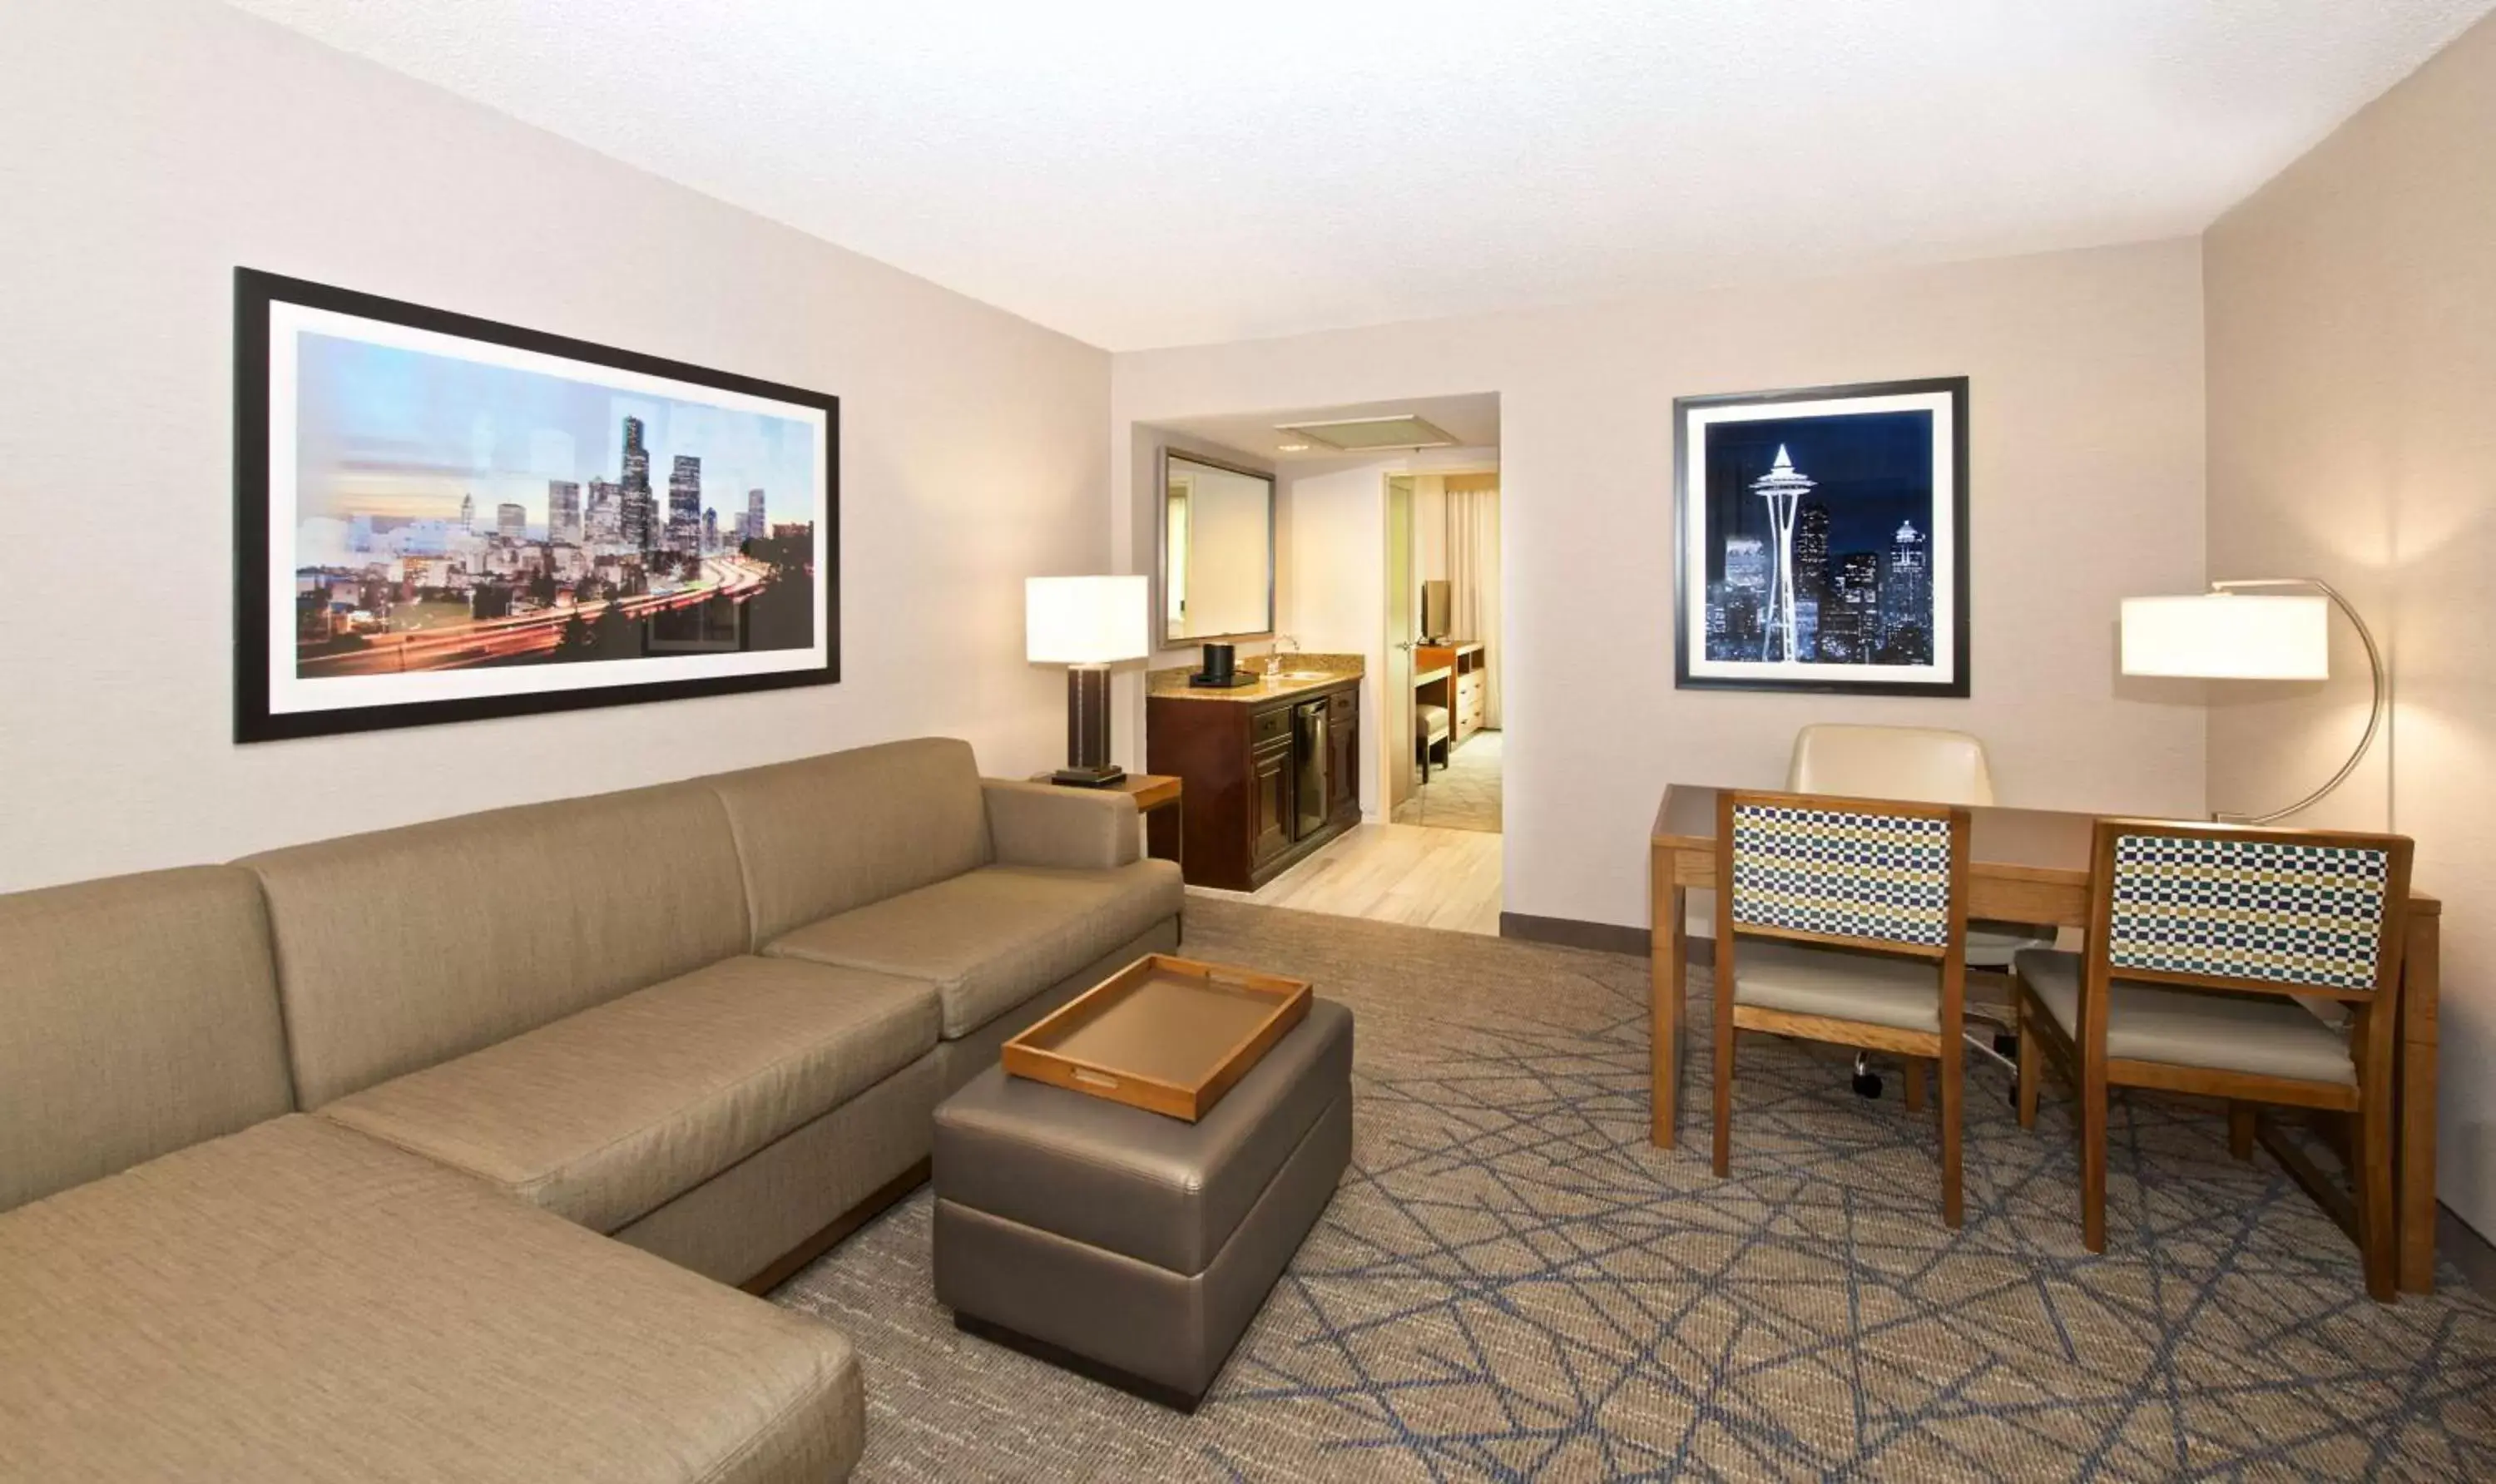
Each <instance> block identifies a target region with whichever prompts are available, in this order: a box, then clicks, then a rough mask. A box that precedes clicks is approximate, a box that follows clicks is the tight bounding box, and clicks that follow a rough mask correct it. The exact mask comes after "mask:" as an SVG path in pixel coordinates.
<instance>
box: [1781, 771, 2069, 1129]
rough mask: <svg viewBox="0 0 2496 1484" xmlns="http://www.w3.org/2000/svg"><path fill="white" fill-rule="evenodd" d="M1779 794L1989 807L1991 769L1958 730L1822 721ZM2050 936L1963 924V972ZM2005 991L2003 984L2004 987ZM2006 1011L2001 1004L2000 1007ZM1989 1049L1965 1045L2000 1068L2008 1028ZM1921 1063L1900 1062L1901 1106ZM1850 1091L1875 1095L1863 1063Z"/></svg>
mask: <svg viewBox="0 0 2496 1484" xmlns="http://www.w3.org/2000/svg"><path fill="white" fill-rule="evenodd" d="M1786 788H1787V790H1788V791H1789V792H1793V793H1825V794H1838V795H1842V796H1845V797H1850V798H1872V799H1903V800H1906V801H1909V802H1911V803H1919V804H1957V805H1960V806H1963V807H1968V808H1981V807H1986V806H1989V805H1991V804H1992V803H1993V802H1994V799H1993V770H1992V769H1991V768H1990V767H1988V766H1986V764H1985V760H1984V744H1983V743H1982V742H1981V741H1979V740H1977V739H1976V738H1975V737H1973V736H1970V735H1969V734H1968V733H1966V732H1963V731H1944V730H1940V729H1938V728H1935V727H1861V726H1852V725H1846V724H1840V723H1822V724H1817V725H1814V726H1810V727H1804V728H1803V729H1802V730H1800V731H1798V732H1796V733H1794V756H1793V757H1792V758H1791V759H1790V760H1789V761H1788V762H1787V764H1786ZM2052 946H2054V930H2053V929H2052V928H2050V927H2041V926H2032V925H2030V924H2027V923H2019V922H1983V921H1977V922H1971V923H1969V924H1968V925H1967V944H1966V950H1967V951H1966V958H1967V967H1968V968H1969V969H1971V970H1975V971H1978V972H1981V973H1989V974H2005V975H2007V974H2010V972H2011V961H2012V957H2013V955H2015V954H2017V953H2018V952H2020V950H2022V949H2025V948H2051V947H2052ZM2004 988H2005V990H2006V991H2007V990H2008V985H2007V984H2006V985H2005V986H2004ZM2005 1013H2006V1014H2007V1013H2008V1006H2007V1005H2006V1007H2005ZM2003 1031H2004V1033H2005V1034H2004V1035H2003V1036H2000V1037H1999V1038H1998V1039H1997V1040H1996V1041H1995V1042H1994V1043H1993V1044H1990V1045H1988V1044H1987V1043H1986V1042H1984V1041H1981V1040H1975V1039H1974V1038H1973V1037H1971V1040H1970V1043H1971V1044H1973V1045H1974V1046H1976V1048H1977V1049H1978V1050H1979V1051H1980V1052H1982V1053H1984V1054H1986V1055H1989V1056H1991V1057H1992V1058H1993V1060H1994V1061H1995V1062H1996V1063H1999V1064H2001V1065H2002V1066H2004V1067H2009V1066H2010V1063H2009V1061H2008V1057H2009V1054H2010V1052H2011V1050H2012V1047H2011V1046H2010V1045H2009V1044H2007V1042H2008V1041H2009V1040H2010V1036H2009V1035H2008V1032H2009V1031H2010V1026H2009V1024H2007V1023H2006V1024H2005V1025H2004V1027H2003ZM1923 1082H1924V1078H1923V1064H1922V1063H1920V1062H1917V1061H1910V1062H1908V1063H1907V1105H1908V1106H1909V1107H1911V1108H1914V1107H1920V1106H1921V1105H1922V1104H1923V1100H1924V1098H1923ZM1855 1090H1856V1092H1858V1093H1861V1094H1862V1095H1863V1096H1864V1097H1866V1098H1878V1097H1879V1096H1881V1079H1880V1078H1879V1077H1878V1076H1877V1075H1875V1074H1874V1073H1873V1072H1872V1070H1871V1067H1870V1064H1869V1061H1868V1059H1867V1058H1864V1057H1860V1056H1858V1057H1856V1067H1855Z"/></svg>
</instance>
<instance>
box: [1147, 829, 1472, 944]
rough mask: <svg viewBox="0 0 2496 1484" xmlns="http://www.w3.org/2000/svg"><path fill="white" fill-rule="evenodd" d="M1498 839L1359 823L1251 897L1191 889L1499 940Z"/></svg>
mask: <svg viewBox="0 0 2496 1484" xmlns="http://www.w3.org/2000/svg"><path fill="white" fill-rule="evenodd" d="M1499 847H1500V837H1499V836H1497V835H1491V834H1484V833H1483V832H1482V831H1480V830H1470V829H1436V828H1431V827H1428V826H1425V825H1420V824H1362V825H1359V826H1357V827H1356V828H1354V829H1352V830H1350V831H1348V832H1347V833H1345V835H1344V836H1343V838H1341V839H1339V840H1336V841H1335V842H1333V843H1332V844H1330V845H1328V846H1327V847H1326V849H1324V850H1320V851H1318V852H1317V853H1316V854H1315V855H1312V856H1310V857H1309V858H1308V859H1306V860H1304V861H1301V862H1300V863H1299V864H1298V865H1296V866H1294V867H1293V868H1292V869H1291V870H1289V871H1286V872H1284V873H1283V874H1282V875H1281V876H1278V877H1276V878H1274V879H1273V880H1272V881H1267V882H1266V883H1265V884H1264V886H1262V887H1260V888H1259V889H1258V890H1257V891H1256V892H1255V893H1254V894H1242V893H1240V892H1235V891H1214V890H1211V889H1209V888H1206V887H1202V886H1191V887H1189V888H1188V890H1190V891H1192V892H1200V893H1201V894H1203V895H1205V896H1212V897H1223V898H1227V899H1229V900H1232V901H1234V902H1255V903H1257V904H1259V905H1260V906H1264V907H1290V908H1296V909H1298V910H1299V911H1301V912H1327V913H1330V914H1332V915H1334V916H1337V917H1370V918H1375V919H1377V920H1379V921H1382V922H1405V923H1411V924H1413V925H1415V926H1418V927H1434V928H1451V929H1453V930H1455V931H1456V932H1459V933H1482V934H1487V935H1489V936H1491V937H1494V938H1495V937H1497V936H1499Z"/></svg>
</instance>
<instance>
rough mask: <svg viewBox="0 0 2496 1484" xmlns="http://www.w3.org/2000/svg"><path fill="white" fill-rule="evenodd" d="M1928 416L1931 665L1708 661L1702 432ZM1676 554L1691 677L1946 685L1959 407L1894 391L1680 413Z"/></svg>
mask: <svg viewBox="0 0 2496 1484" xmlns="http://www.w3.org/2000/svg"><path fill="white" fill-rule="evenodd" d="M1903 412H1928V413H1930V414H1932V417H1933V424H1932V428H1933V466H1932V467H1933V510H1932V523H1933V529H1932V531H1931V533H1930V534H1931V537H1932V548H1931V549H1932V563H1933V565H1932V588H1933V660H1932V663H1931V664H1929V665H1824V664H1822V663H1821V662H1819V661H1816V660H1792V659H1787V660H1711V659H1709V658H1708V657H1707V581H1706V576H1705V572H1706V567H1705V560H1706V552H1707V545H1706V542H1707V497H1706V490H1707V430H1708V429H1709V428H1711V427H1714V426H1716V425H1717V424H1719V423H1731V422H1765V421H1771V420H1783V419H1785V418H1789V417H1867V416H1871V415H1873V414H1878V413H1903ZM1682 416H1683V418H1684V421H1683V427H1682V457H1683V459H1684V460H1686V464H1685V466H1684V468H1683V469H1682V472H1681V477H1682V481H1683V482H1682V486H1681V487H1682V488H1683V489H1684V490H1686V491H1688V494H1687V496H1686V498H1684V499H1683V501H1682V511H1681V521H1682V530H1681V540H1682V548H1681V549H1682V551H1683V552H1684V553H1685V554H1686V560H1687V561H1688V562H1689V564H1690V568H1691V570H1689V571H1686V572H1683V573H1682V574H1681V587H1682V593H1681V603H1682V614H1681V622H1682V633H1684V634H1688V635H1691V637H1690V639H1689V640H1688V641H1687V642H1688V648H1689V651H1690V653H1689V655H1688V657H1687V663H1688V665H1689V672H1690V675H1691V677H1692V678H1693V679H1707V680H1777V679H1780V678H1786V679H1794V680H1808V681H1813V682H1821V681H1837V682H1858V681H1859V682H1869V683H1873V684H1881V685H1950V684H1954V683H1955V682H1956V681H1957V679H1958V673H1957V671H1958V604H1957V603H1956V602H1955V601H1954V599H1953V595H1954V594H1955V593H1956V591H1957V582H1958V559H1959V551H1958V479H1959V470H1958V463H1957V451H1956V450H1957V448H1958V424H1957V404H1956V402H1955V400H1954V398H1953V396H1952V394H1951V393H1950V391H1949V390H1947V389H1944V390H1937V391H1906V392H1895V393H1891V394H1888V395H1884V396H1870V397H1826V398H1815V399H1812V400H1809V401H1798V402H1752V403H1746V404H1742V405H1739V406H1727V407H1691V408H1685V409H1683V414H1682Z"/></svg>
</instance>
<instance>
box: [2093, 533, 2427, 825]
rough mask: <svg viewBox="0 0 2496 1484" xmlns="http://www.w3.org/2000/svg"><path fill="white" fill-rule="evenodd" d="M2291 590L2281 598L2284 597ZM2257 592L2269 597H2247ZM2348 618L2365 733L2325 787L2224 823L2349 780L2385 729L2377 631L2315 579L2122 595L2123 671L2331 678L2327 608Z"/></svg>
mask: <svg viewBox="0 0 2496 1484" xmlns="http://www.w3.org/2000/svg"><path fill="white" fill-rule="evenodd" d="M2292 592H2293V593H2294V596H2285V595H2284V594H2285V593H2292ZM2256 594H2263V595H2268V596H2260V597H2257V596H2254V595H2256ZM2333 607H2337V608H2338V609H2339V610H2340V611H2341V612H2343V613H2346V614H2347V615H2349V622H2350V624H2351V625H2352V626H2353V627H2355V628H2356V631H2357V638H2358V640H2359V641H2360V642H2362V643H2363V644H2364V645H2365V646H2366V664H2367V665H2368V666H2369V667H2370V668H2371V669H2372V671H2373V673H2374V682H2375V699H2374V706H2373V708H2372V709H2371V710H2369V711H2368V712H2367V713H2366V731H2365V734H2364V735H2363V736H2360V737H2359V738H2358V739H2357V746H2356V751H2354V752H2352V753H2350V754H2349V760H2348V761H2346V762H2343V763H2341V764H2340V770H2339V771H2338V772H2336V773H2334V774H2332V775H2331V776H2330V777H2329V778H2327V779H2325V780H2324V783H2323V787H2322V788H2317V789H2315V790H2314V791H2313V792H2312V793H2309V794H2307V795H2306V796H2305V797H2303V798H2301V799H2298V800H2297V801H2296V802H2295V803H2293V804H2291V805H2289V806H2288V807H2287V808H2285V809H2274V810H2272V811H2271V812H2269V813H2268V814H2259V815H2218V816H2215V817H2214V818H2217V819H2222V820H2224V821H2226V822H2228V823H2231V824H2269V823H2271V822H2273V821H2275V820H2279V819H2287V818H2288V817H2289V816H2290V815H2293V814H2296V813H2298V812H2300V811H2302V810H2306V809H2311V808H2313V807H2314V806H2315V805H2316V804H2318V803H2320V802H2322V800H2323V799H2324V797H2325V796H2326V795H2328V794H2329V793H2330V792H2331V790H2332V789H2334V788H2339V787H2340V785H2341V784H2343V783H2345V782H2347V781H2348V778H2349V775H2350V774H2352V773H2354V772H2356V770H2357V763H2358V761H2359V760H2360V759H2362V758H2363V757H2365V756H2366V749H2368V748H2370V747H2372V746H2374V744H2375V736H2376V733H2378V732H2380V731H2382V730H2383V728H2384V716H2385V713H2386V711H2387V709H2388V708H2389V705H2390V702H2391V683H2390V677H2389V676H2388V675H2387V674H2386V672H2385V670H2384V652H2383V650H2382V649H2381V648H2380V647H2378V646H2377V645H2376V643H2375V634H2374V631H2373V630H2371V629H2368V628H2367V627H2366V621H2365V620H2364V619H2363V618H2361V617H2359V616H2358V614H2357V610H2356V608H2355V607H2354V606H2352V605H2351V604H2350V603H2349V600H2348V599H2347V598H2345V597H2343V596H2342V595H2341V593H2340V590H2339V589H2337V588H2335V587H2333V586H2332V585H2331V584H2330V583H2328V582H2325V581H2324V580H2323V579H2322V578H2320V577H2247V578H2240V579H2237V580H2234V581H2230V582H2213V583H2211V584H2210V590H2209V591H2208V592H2206V593H2195V594H2189V595H2184V596H2179V597H2171V598H2127V599H2125V600H2124V601H2123V625H2122V627H2123V672H2124V673H2125V674H2127V675H2169V676H2177V677H2185V678H2198V679H2205V680H2325V679H2328V678H2330V674H2331V609H2332V608H2333Z"/></svg>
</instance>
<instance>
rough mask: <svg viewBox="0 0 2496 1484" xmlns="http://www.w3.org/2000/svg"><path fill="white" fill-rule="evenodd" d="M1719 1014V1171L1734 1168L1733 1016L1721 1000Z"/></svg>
mask: <svg viewBox="0 0 2496 1484" xmlns="http://www.w3.org/2000/svg"><path fill="white" fill-rule="evenodd" d="M1717 1005H1718V1009H1717V1015H1716V1173H1717V1174H1718V1175H1720V1176H1721V1175H1728V1174H1731V1173H1732V1168H1733V1016H1732V1011H1731V1009H1730V1008H1728V1007H1727V1006H1726V1005H1724V1002H1723V1001H1722V1000H1721V999H1720V1000H1719V1001H1718V1002H1717Z"/></svg>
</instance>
